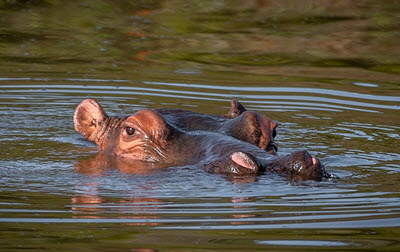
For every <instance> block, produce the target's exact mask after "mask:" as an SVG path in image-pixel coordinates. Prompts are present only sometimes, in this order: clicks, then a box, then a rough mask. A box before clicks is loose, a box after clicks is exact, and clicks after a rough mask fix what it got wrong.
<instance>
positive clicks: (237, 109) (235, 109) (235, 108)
mask: <svg viewBox="0 0 400 252" xmlns="http://www.w3.org/2000/svg"><path fill="white" fill-rule="evenodd" d="M245 111H246V108H245V107H244V106H243V105H242V104H241V103H240V102H239V101H238V100H236V99H232V100H231V108H230V109H229V112H228V114H227V115H226V117H228V118H235V117H237V116H240V115H241V114H242V113H243V112H245Z"/></svg>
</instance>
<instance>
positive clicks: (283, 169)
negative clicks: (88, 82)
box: [74, 99, 329, 180]
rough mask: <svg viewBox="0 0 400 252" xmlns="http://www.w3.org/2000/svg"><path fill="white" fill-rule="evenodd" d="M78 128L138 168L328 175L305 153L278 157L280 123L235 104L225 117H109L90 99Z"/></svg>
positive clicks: (78, 113)
mask: <svg viewBox="0 0 400 252" xmlns="http://www.w3.org/2000/svg"><path fill="white" fill-rule="evenodd" d="M74 126H75V129H76V130H77V131H78V132H79V133H81V134H82V135H83V136H84V137H85V138H87V139H88V140H90V141H93V142H95V143H96V144H97V145H98V147H99V149H100V151H101V152H104V153H108V154H109V155H111V156H115V158H120V159H124V162H125V161H129V162H132V166H133V167H134V164H135V163H141V164H143V163H147V164H148V166H149V169H150V167H157V168H159V167H170V166H185V165H196V166H199V167H201V168H203V169H204V170H205V171H207V172H211V173H221V174H232V175H259V174H261V173H279V174H283V175H286V176H288V177H289V178H293V179H296V180H298V179H313V180H321V179H322V178H324V177H328V176H329V174H328V173H327V172H326V171H325V169H324V166H323V165H322V164H321V162H320V161H319V160H318V159H317V158H315V157H312V156H311V155H310V154H309V153H308V152H307V151H305V150H302V151H296V152H293V153H292V154H290V155H287V156H278V155H276V150H277V148H276V145H275V144H274V141H273V139H274V137H275V134H276V131H275V128H276V126H277V123H276V122H274V121H272V120H270V119H269V118H267V117H263V116H260V115H259V114H258V113H255V112H251V111H246V109H245V108H244V107H243V106H242V105H241V104H240V103H238V102H237V101H235V100H233V101H232V103H231V109H230V111H229V112H228V115H226V116H223V117H220V116H212V115H203V114H198V113H194V112H191V111H186V110H173V109H158V110H157V109H155V110H153V109H142V110H139V111H137V112H136V113H134V114H133V115H131V116H122V117H109V116H108V115H107V114H106V113H105V112H104V110H103V109H102V107H101V106H100V105H99V104H98V103H97V102H96V101H95V100H93V99H86V100H84V101H83V102H81V103H80V104H79V105H78V106H77V108H76V110H75V113H74Z"/></svg>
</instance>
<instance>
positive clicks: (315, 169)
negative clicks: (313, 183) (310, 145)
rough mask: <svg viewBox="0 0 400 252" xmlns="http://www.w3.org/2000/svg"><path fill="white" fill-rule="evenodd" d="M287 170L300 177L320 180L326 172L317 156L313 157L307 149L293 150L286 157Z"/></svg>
mask: <svg viewBox="0 0 400 252" xmlns="http://www.w3.org/2000/svg"><path fill="white" fill-rule="evenodd" d="M287 161H288V167H286V168H287V171H288V173H289V174H291V175H293V176H294V177H301V179H314V180H321V179H322V178H323V177H326V174H327V172H326V171H325V167H324V166H323V165H322V163H321V161H320V160H319V159H318V158H315V157H313V156H312V155H311V154H310V153H309V152H308V151H306V150H300V151H295V152H293V153H292V154H290V155H289V157H288V160H287Z"/></svg>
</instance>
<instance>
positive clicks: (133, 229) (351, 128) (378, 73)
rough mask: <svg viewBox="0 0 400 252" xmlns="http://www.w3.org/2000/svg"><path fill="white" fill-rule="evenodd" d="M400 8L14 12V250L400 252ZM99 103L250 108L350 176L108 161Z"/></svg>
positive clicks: (3, 26)
mask: <svg viewBox="0 0 400 252" xmlns="http://www.w3.org/2000/svg"><path fill="white" fill-rule="evenodd" d="M239 6H240V8H239ZM399 6H400V5H399V3H398V2H396V1H382V2H377V1H376V2H374V1H358V2H357V4H355V3H349V2H348V1H336V2H335V3H332V2H329V3H328V1H326V2H324V1H317V2H314V1H310V2H309V3H303V1H291V2H290V3H289V2H284V1H254V2H253V1H235V2H232V3H230V4H228V3H226V2H223V1H193V2H191V1H189V2H184V1H182V2H181V1H168V2H167V1H139V2H136V3H129V2H125V1H113V2H111V1H85V2H83V3H81V2H80V1H76V2H75V1H69V2H68V3H59V2H56V1H32V2H31V3H29V2H28V3H26V1H5V2H1V4H0V8H1V9H0V13H1V17H0V118H1V119H0V150H1V151H0V230H1V232H0V250H4V251H43V250H57V251H69V250H76V249H79V250H80V251H114V250H115V251H140V249H149V250H148V251H152V249H153V250H159V251H213V250H221V251H232V250H242V251H256V250H283V251H288V250H289V251H291V250H302V249H308V250H310V249H311V250H316V251H319V250H334V251H338V250H339V251H342V250H354V251H360V250H371V251H376V250H388V251H397V250H400V239H399V237H400V193H399V192H400V151H399V145H400V75H399V73H400V72H399V69H400V61H399V59H400V54H399V53H400V48H399V44H400V39H399V33H398V30H399V29H398V28H399V23H400V22H399V18H398V17H399ZM87 97H91V98H95V99H96V100H97V101H99V102H100V103H101V104H102V106H103V107H104V109H105V110H106V111H107V112H108V113H109V114H111V115H118V114H129V113H134V112H135V111H137V110H138V109H141V108H145V107H150V108H159V107H171V108H180V109H190V110H193V111H196V112H201V113H212V114H225V113H226V111H227V109H228V107H229V101H230V99H231V98H236V99H239V100H240V101H241V102H242V103H243V104H244V105H245V106H246V107H247V108H248V109H251V110H255V111H258V112H259V113H261V114H263V115H266V116H268V117H270V118H272V119H274V120H278V121H280V122H281V124H280V126H279V128H278V136H277V138H276V142H277V143H278V145H279V152H280V153H281V154H286V153H290V152H292V151H294V150H298V149H308V150H309V151H310V152H311V153H312V154H313V155H315V156H317V157H319V158H321V160H322V162H323V163H324V164H325V166H326V167H327V168H328V170H329V171H331V172H333V173H335V174H336V175H338V176H339V177H341V179H340V180H338V181H323V182H315V181H304V182H288V181H286V180H285V179H284V178H282V177H279V176H266V175H264V176H260V177H259V178H258V180H256V181H245V180H240V179H237V180H229V179H227V178H225V177H223V176H220V175H215V174H208V173H205V172H203V171H202V170H200V169H197V167H171V168H168V169H163V170H151V171H142V172H140V173H132V172H129V171H126V170H118V169H117V168H116V167H112V166H110V167H102V169H98V167H96V165H93V164H96V163H95V162H92V161H93V160H96V158H98V156H97V150H96V148H95V146H94V145H93V144H92V143H90V142H87V141H85V140H84V139H83V137H81V136H80V135H79V134H78V133H76V132H75V130H74V127H73V123H72V115H73V111H74V109H75V107H76V105H77V104H78V103H79V102H81V101H82V100H83V99H85V98H87ZM144 251H145V250H144Z"/></svg>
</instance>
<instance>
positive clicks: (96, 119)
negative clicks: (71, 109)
mask: <svg viewBox="0 0 400 252" xmlns="http://www.w3.org/2000/svg"><path fill="white" fill-rule="evenodd" d="M107 118H108V116H107V114H106V113H105V112H104V110H103V108H102V107H101V106H100V104H98V103H97V102H96V101H95V100H93V99H86V100H84V101H82V102H81V103H80V104H79V105H78V106H77V107H76V109H75V113H74V126H75V129H76V131H78V132H79V133H81V134H82V135H83V136H84V137H86V138H87V139H88V140H90V141H94V140H95V139H94V137H95V134H94V133H95V132H96V131H97V129H98V128H99V126H100V124H101V123H102V122H104V121H105V120H106V119H107Z"/></svg>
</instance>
